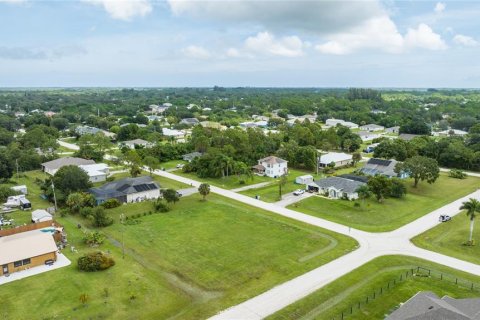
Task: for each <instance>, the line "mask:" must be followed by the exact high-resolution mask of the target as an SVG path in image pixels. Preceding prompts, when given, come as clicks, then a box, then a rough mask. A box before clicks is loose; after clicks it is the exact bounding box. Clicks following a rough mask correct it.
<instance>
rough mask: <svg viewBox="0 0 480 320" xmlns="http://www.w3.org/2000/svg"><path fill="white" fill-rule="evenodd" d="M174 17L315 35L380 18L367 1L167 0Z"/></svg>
mask: <svg viewBox="0 0 480 320" xmlns="http://www.w3.org/2000/svg"><path fill="white" fill-rule="evenodd" d="M167 1H168V4H169V6H170V9H171V11H172V12H173V14H174V15H177V16H181V15H186V16H190V17H194V18H197V19H203V20H206V21H212V20H214V21H218V22H221V23H224V24H225V25H228V26H231V25H232V24H236V23H250V24H253V25H255V26H258V25H260V26H262V27H263V28H265V29H266V30H271V31H273V32H276V31H289V32H291V31H292V30H302V31H309V32H313V33H316V34H321V33H331V32H339V31H342V30H347V29H349V28H351V27H354V26H356V25H358V24H360V23H362V22H364V21H366V20H368V19H371V18H372V17H378V16H381V15H382V14H383V13H384V11H385V10H384V8H383V6H382V4H381V3H380V1H379V0H369V1H348V3H346V2H344V1H311V0H296V1H269V0H263V1H253V0H251V1H240V0H221V1H218V0H217V1H215V0H167Z"/></svg>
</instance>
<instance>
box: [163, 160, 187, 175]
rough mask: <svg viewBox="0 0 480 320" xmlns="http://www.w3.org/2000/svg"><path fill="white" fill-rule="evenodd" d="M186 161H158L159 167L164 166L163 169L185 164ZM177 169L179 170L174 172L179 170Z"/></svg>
mask: <svg viewBox="0 0 480 320" xmlns="http://www.w3.org/2000/svg"><path fill="white" fill-rule="evenodd" d="M186 163H187V162H186V161H183V160H172V161H167V162H161V163H160V168H165V170H168V169H174V168H176V167H177V164H186ZM179 171H181V169H179V170H176V172H179ZM176 172H175V173H176Z"/></svg>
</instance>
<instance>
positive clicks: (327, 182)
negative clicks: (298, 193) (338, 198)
mask: <svg viewBox="0 0 480 320" xmlns="http://www.w3.org/2000/svg"><path fill="white" fill-rule="evenodd" d="M313 183H314V184H316V185H317V186H318V187H320V188H324V189H328V188H335V189H337V190H340V191H343V192H346V193H354V192H355V191H357V189H358V187H360V186H363V185H364V184H365V183H364V182H360V181H355V180H351V179H346V178H342V177H328V178H325V179H320V180H315V181H314V182H313Z"/></svg>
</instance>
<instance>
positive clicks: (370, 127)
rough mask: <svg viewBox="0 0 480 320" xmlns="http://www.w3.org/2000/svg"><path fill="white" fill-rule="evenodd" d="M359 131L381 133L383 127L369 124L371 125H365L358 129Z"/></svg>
mask: <svg viewBox="0 0 480 320" xmlns="http://www.w3.org/2000/svg"><path fill="white" fill-rule="evenodd" d="M360 130H365V131H383V130H385V127H384V126H380V125H378V124H375V123H371V124H366V125H363V126H361V127H360Z"/></svg>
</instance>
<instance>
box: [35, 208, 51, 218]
mask: <svg viewBox="0 0 480 320" xmlns="http://www.w3.org/2000/svg"><path fill="white" fill-rule="evenodd" d="M43 218H50V219H51V218H52V215H51V214H50V213H48V212H47V211H46V210H43V209H37V210H33V211H32V220H33V221H37V220H40V219H43Z"/></svg>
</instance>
